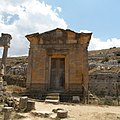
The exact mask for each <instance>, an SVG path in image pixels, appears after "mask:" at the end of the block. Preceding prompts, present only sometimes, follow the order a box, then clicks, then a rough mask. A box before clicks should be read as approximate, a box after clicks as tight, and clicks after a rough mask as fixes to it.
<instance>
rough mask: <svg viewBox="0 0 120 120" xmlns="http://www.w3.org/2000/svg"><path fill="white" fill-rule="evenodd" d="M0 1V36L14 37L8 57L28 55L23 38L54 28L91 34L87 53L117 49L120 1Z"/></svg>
mask: <svg viewBox="0 0 120 120" xmlns="http://www.w3.org/2000/svg"><path fill="white" fill-rule="evenodd" d="M0 2H1V4H0V33H9V34H11V35H12V38H13V39H12V41H11V48H10V49H9V56H21V55H27V54H28V50H29V42H28V41H27V39H26V38H25V35H27V34H30V33H35V32H39V33H42V32H45V31H48V30H51V29H55V28H57V27H59V28H63V29H67V28H68V29H72V30H74V31H76V32H92V33H93V35H92V38H91V41H90V45H89V50H99V49H107V48H111V47H120V30H119V29H120V22H119V21H120V15H119V11H120V7H119V5H120V0H0ZM1 54H2V53H1Z"/></svg>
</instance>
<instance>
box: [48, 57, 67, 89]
mask: <svg viewBox="0 0 120 120" xmlns="http://www.w3.org/2000/svg"><path fill="white" fill-rule="evenodd" d="M64 86H65V58H51V72H50V89H51V90H64Z"/></svg>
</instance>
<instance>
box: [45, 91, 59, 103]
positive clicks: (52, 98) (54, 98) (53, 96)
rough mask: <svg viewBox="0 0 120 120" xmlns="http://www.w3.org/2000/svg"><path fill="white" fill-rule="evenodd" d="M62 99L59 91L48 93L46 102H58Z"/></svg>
mask: <svg viewBox="0 0 120 120" xmlns="http://www.w3.org/2000/svg"><path fill="white" fill-rule="evenodd" d="M59 100H60V97H59V93H48V94H47V96H46V99H45V102H48V103H58V102H59Z"/></svg>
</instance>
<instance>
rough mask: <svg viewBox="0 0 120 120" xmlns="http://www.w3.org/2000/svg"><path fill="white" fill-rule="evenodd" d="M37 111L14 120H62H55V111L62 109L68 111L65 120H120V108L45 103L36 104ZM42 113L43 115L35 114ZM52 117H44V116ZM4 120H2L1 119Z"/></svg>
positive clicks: (21, 115)
mask: <svg viewBox="0 0 120 120" xmlns="http://www.w3.org/2000/svg"><path fill="white" fill-rule="evenodd" d="M35 108H36V110H34V111H32V112H29V113H20V114H19V116H18V117H16V118H14V119H13V120H18V119H19V118H20V120H60V119H58V118H55V116H56V113H53V112H52V110H53V109H58V108H62V109H65V110H67V111H68V117H67V118H64V120H120V107H119V106H116V107H115V106H93V105H81V104H68V103H67V104H66V103H60V104H56V105H55V104H50V103H44V102H36V104H35ZM34 112H36V113H41V115H38V114H33V113H34ZM45 113H46V114H49V115H50V116H49V117H48V116H44V114H45ZM1 120H2V119H1Z"/></svg>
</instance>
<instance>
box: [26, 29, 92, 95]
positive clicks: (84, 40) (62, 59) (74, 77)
mask: <svg viewBox="0 0 120 120" xmlns="http://www.w3.org/2000/svg"><path fill="white" fill-rule="evenodd" d="M91 35H92V33H76V32H74V31H72V30H69V29H67V30H64V29H60V28H57V29H54V30H51V31H48V32H44V33H41V34H39V33H34V34H30V35H26V38H27V39H28V40H29V42H30V49H29V63H28V75H27V82H26V86H27V89H28V90H36V91H39V92H55V91H56V92H61V93H79V94H80V93H84V92H85V91H86V92H87V89H88V51H87V48H88V45H89V41H90V39H91Z"/></svg>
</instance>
